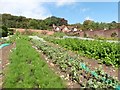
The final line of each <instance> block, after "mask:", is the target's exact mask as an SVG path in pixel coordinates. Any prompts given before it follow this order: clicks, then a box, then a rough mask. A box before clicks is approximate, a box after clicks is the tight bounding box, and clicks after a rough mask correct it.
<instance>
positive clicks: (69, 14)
mask: <svg viewBox="0 0 120 90" xmlns="http://www.w3.org/2000/svg"><path fill="white" fill-rule="evenodd" d="M45 1H46V0H0V6H1V7H2V8H0V13H10V14H12V15H17V16H25V17H28V18H35V19H45V18H47V17H50V16H56V17H61V18H65V19H66V20H68V23H69V24H73V23H82V22H83V21H84V20H87V19H90V20H94V21H96V22H112V21H118V2H117V1H116V0H114V1H116V2H100V1H99V0H97V1H99V2H87V1H86V2H77V0H53V2H51V0H47V1H46V2H45ZM88 1H90V0H88ZM91 1H92V0H91ZM94 1H95V0H94ZM101 1H106V0H101ZM109 1H110V0H109Z"/></svg>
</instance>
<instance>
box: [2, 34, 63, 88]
mask: <svg viewBox="0 0 120 90" xmlns="http://www.w3.org/2000/svg"><path fill="white" fill-rule="evenodd" d="M28 40H29V38H27V37H23V36H19V37H18V38H17V40H16V49H13V50H12V53H11V54H10V60H9V61H10V64H9V65H8V69H7V71H6V72H5V80H4V84H3V88H64V87H65V86H64V85H63V82H62V80H61V78H60V77H59V76H57V75H55V74H54V73H53V71H52V70H50V69H49V67H48V66H47V64H46V63H45V61H44V60H43V58H41V56H40V55H39V54H38V53H37V52H36V50H35V49H34V48H32V45H31V44H30V43H29V42H28Z"/></svg>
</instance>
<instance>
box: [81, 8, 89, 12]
mask: <svg viewBox="0 0 120 90" xmlns="http://www.w3.org/2000/svg"><path fill="white" fill-rule="evenodd" d="M89 10H90V9H89V8H82V9H81V11H82V12H86V11H89Z"/></svg>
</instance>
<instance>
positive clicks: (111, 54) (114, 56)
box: [45, 37, 120, 67]
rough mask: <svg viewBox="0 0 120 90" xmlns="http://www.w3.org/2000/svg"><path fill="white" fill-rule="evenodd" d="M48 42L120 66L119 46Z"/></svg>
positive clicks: (114, 44)
mask: <svg viewBox="0 0 120 90" xmlns="http://www.w3.org/2000/svg"><path fill="white" fill-rule="evenodd" d="M45 39H46V40H47V41H50V42H53V43H55V44H59V45H61V46H62V47H64V48H67V49H69V50H72V51H76V52H78V53H79V54H80V55H85V56H87V57H90V58H95V59H97V60H99V62H100V63H103V64H106V65H113V66H115V67H119V66H120V60H119V58H120V49H119V44H117V43H109V42H99V41H88V40H80V39H71V38H66V39H54V38H48V37H46V38H45Z"/></svg>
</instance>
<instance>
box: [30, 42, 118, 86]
mask: <svg viewBox="0 0 120 90" xmlns="http://www.w3.org/2000/svg"><path fill="white" fill-rule="evenodd" d="M32 42H33V44H34V45H35V46H37V48H38V50H41V51H42V52H43V54H45V55H46V56H47V57H48V59H50V60H52V62H53V63H54V64H55V65H57V66H58V67H59V68H60V69H61V70H62V71H63V72H67V73H69V79H70V80H72V81H76V82H77V83H78V84H79V85H80V86H81V87H91V88H116V87H117V86H118V85H119V81H118V80H117V79H115V78H113V77H111V76H110V75H108V74H106V73H105V72H103V71H102V70H100V69H96V70H90V69H89V68H88V66H87V64H86V63H84V62H83V61H82V60H81V59H80V58H78V57H79V56H78V55H74V56H73V55H72V56H71V55H70V54H69V53H68V52H67V50H66V49H63V48H61V47H58V48H55V46H54V45H52V44H51V43H48V42H41V41H38V40H32Z"/></svg>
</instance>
